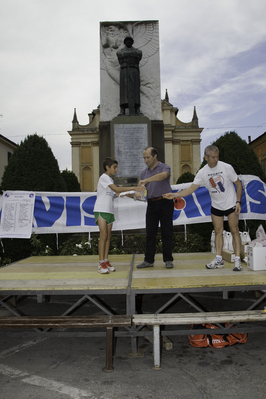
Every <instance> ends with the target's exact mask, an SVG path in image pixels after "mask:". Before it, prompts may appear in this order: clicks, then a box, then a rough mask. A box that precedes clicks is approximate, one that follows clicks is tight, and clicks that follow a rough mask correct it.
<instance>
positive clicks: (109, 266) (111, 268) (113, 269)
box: [105, 260, 115, 272]
mask: <svg viewBox="0 0 266 399" xmlns="http://www.w3.org/2000/svg"><path fill="white" fill-rule="evenodd" d="M105 264H106V266H107V269H108V270H109V272H115V268H114V266H112V265H111V264H110V263H109V260H107V261H106V262H105Z"/></svg>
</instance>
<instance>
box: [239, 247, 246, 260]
mask: <svg viewBox="0 0 266 399" xmlns="http://www.w3.org/2000/svg"><path fill="white" fill-rule="evenodd" d="M247 251H248V244H242V243H241V247H240V257H241V260H243V259H245V258H246V257H247Z"/></svg>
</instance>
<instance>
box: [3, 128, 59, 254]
mask: <svg viewBox="0 0 266 399" xmlns="http://www.w3.org/2000/svg"><path fill="white" fill-rule="evenodd" d="M1 190H27V191H48V192H49V191H53V192H65V191H67V186H66V183H65V181H64V179H63V177H62V176H61V173H60V170H59V167H58V163H57V160H56V158H55V157H54V155H53V153H52V150H51V148H50V147H49V146H48V143H47V141H46V140H45V139H44V138H43V137H39V136H38V135H37V134H34V135H31V136H27V138H26V139H25V140H24V141H23V142H21V143H20V145H19V146H17V147H16V149H15V151H14V153H13V155H12V157H11V158H10V161H9V163H8V165H7V166H6V168H5V171H4V174H3V178H2V183H1ZM38 240H39V245H40V246H41V247H42V248H43V251H45V248H47V247H49V248H52V247H53V248H54V251H56V240H55V235H54V234H42V235H41V236H40V238H38ZM36 242H37V241H36V240H31V241H30V240H27V239H9V238H4V239H3V244H4V251H5V252H4V253H5V256H6V257H7V258H10V259H11V260H12V261H16V260H18V259H22V258H26V257H28V256H30V255H31V254H32V250H33V249H34V245H35V243H36ZM32 243H33V244H34V245H32ZM51 251H52V249H51Z"/></svg>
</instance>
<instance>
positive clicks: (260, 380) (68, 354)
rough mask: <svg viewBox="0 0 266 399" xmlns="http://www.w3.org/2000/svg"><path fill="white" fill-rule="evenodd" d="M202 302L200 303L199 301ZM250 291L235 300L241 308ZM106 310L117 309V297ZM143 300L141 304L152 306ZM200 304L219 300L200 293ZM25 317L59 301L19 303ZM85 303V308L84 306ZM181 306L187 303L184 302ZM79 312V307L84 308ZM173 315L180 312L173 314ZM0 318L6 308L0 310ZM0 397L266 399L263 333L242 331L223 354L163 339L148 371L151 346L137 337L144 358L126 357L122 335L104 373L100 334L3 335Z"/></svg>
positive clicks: (127, 346)
mask: <svg viewBox="0 0 266 399" xmlns="http://www.w3.org/2000/svg"><path fill="white" fill-rule="evenodd" d="M201 299H202V298H201ZM254 299H255V297H254V298H253V297H252V294H250V293H239V294H238V297H237V298H236V299H235V300H236V301H239V303H241V304H243V307H244V308H247V307H248V304H249V303H252V302H253V301H254ZM112 300H113V301H117V303H114V304H113V305H114V307H116V308H117V309H119V307H120V306H123V304H122V302H121V303H120V301H121V299H120V297H117V298H113V299H112ZM156 300H157V298H156V296H149V297H147V298H146V299H145V301H146V303H145V302H144V303H143V307H144V308H145V307H148V306H149V304H150V303H151V302H156ZM203 300H205V302H206V303H208V302H209V301H212V304H213V303H217V306H219V307H220V306H221V304H223V303H224V301H225V300H223V299H222V298H221V296H219V294H216V295H215V296H208V295H207V294H206V295H205V299H204V298H203ZM23 306H24V307H25V308H26V307H27V310H29V309H30V310H31V311H32V313H34V311H36V308H38V311H39V309H40V307H41V308H42V309H44V311H45V309H46V308H49V307H50V306H53V307H56V308H57V309H58V312H59V314H60V312H61V310H62V309H63V306H62V304H61V303H60V301H56V300H53V303H48V304H47V303H44V304H38V303H37V302H36V299H34V298H31V299H27V300H26V301H25V302H24V303H23V304H22V308H23ZM87 306H92V305H90V304H88V305H87ZM186 306H187V305H186ZM85 310H86V308H85ZM179 311H181V310H179ZM0 315H2V316H3V315H7V311H6V310H4V309H0ZM0 337H1V338H0V399H31V398H32V399H37V398H38V399H51V398H52V399H63V398H64V399H69V398H72V399H82V398H90V399H115V398H116V399H117V398H118V399H122V398H128V399H133V398H134V399H149V398H153V399H162V398H169V399H172V398H181V399H187V398H189V399H203V398H204V399H231V398H232V399H238V398H239V399H247V398H248V399H251V398H256V399H259V398H265V397H266V382H265V372H266V335H263V334H262V333H252V334H249V339H248V342H247V343H246V344H244V345H235V346H232V347H227V348H225V349H212V348H194V347H192V346H191V345H190V344H189V342H188V338H187V337H183V336H180V337H179V336H174V337H171V340H172V342H173V349H172V350H170V351H166V350H163V352H162V363H161V364H162V369H161V370H160V371H155V370H153V368H152V367H153V353H152V345H151V343H150V342H149V341H148V340H146V339H145V338H140V340H139V347H140V348H141V349H142V350H143V352H144V356H143V357H137V358H132V357H130V356H129V353H130V350H131V342H130V339H129V338H118V340H117V347H116V356H115V359H114V371H113V372H112V373H105V372H103V371H102V368H103V367H104V365H105V339H104V337H93V338H81V337H72V338H70V337H68V338H65V337H64V338H62V337H61V338H58V337H57V338H56V337H47V338H46V337H16V338H15V337H10V336H6V335H0Z"/></svg>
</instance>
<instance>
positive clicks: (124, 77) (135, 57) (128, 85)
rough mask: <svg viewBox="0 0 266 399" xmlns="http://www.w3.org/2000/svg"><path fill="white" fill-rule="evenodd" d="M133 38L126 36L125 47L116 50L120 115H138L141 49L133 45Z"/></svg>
mask: <svg viewBox="0 0 266 399" xmlns="http://www.w3.org/2000/svg"><path fill="white" fill-rule="evenodd" d="M133 43H134V40H133V38H132V37H131V36H126V38H125V40H124V44H125V47H123V48H122V49H121V50H118V51H117V52H116V55H117V58H118V61H119V64H120V115H125V114H126V109H127V108H128V110H129V115H140V75H139V62H140V60H141V58H142V51H141V50H138V49H137V48H135V47H133Z"/></svg>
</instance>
